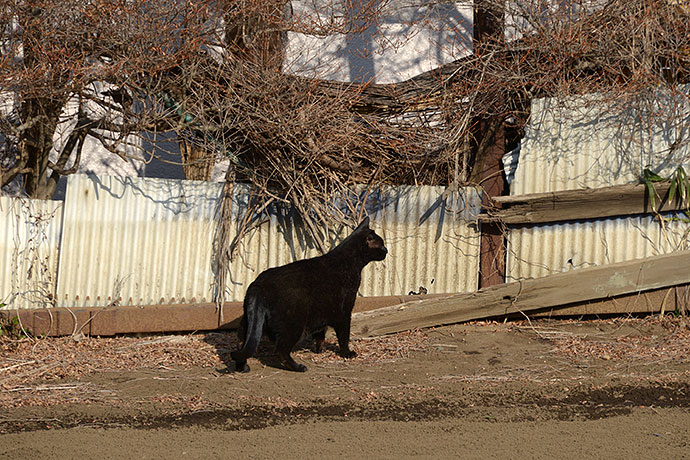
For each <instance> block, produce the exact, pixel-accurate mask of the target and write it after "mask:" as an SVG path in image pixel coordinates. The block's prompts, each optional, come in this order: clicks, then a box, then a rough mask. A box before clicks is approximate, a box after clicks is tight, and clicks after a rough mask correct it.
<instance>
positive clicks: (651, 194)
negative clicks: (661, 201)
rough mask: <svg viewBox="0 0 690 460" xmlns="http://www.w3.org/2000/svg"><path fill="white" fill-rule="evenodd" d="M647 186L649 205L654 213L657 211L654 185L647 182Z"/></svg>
mask: <svg viewBox="0 0 690 460" xmlns="http://www.w3.org/2000/svg"><path fill="white" fill-rule="evenodd" d="M645 186H647V195H648V196H649V204H650V206H651V207H652V211H656V210H655V209H654V208H655V205H654V201H655V200H654V185H652V183H651V182H650V181H646V182H645Z"/></svg>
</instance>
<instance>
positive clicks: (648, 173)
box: [642, 167, 666, 182]
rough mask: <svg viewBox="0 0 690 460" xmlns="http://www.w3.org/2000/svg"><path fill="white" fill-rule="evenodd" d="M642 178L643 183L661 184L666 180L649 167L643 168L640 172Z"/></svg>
mask: <svg viewBox="0 0 690 460" xmlns="http://www.w3.org/2000/svg"><path fill="white" fill-rule="evenodd" d="M642 178H643V179H644V181H645V182H663V181H665V180H666V179H664V178H663V177H661V176H660V175H658V174H657V173H655V172H654V171H652V170H651V169H649V167H647V168H644V170H643V171H642Z"/></svg>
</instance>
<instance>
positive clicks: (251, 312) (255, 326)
mask: <svg viewBox="0 0 690 460" xmlns="http://www.w3.org/2000/svg"><path fill="white" fill-rule="evenodd" d="M265 320H266V313H265V310H264V309H263V308H262V307H261V305H260V302H259V301H258V300H257V299H256V298H254V297H251V298H245V308H244V317H243V318H242V328H241V331H240V332H239V335H240V339H242V348H241V349H239V350H237V351H233V352H232V353H230V356H231V357H232V360H233V361H235V370H237V372H249V366H248V365H247V358H249V357H251V356H254V353H256V350H257V348H259V341H260V340H261V333H262V330H263V326H264V322H265Z"/></svg>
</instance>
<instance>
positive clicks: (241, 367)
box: [235, 363, 249, 374]
mask: <svg viewBox="0 0 690 460" xmlns="http://www.w3.org/2000/svg"><path fill="white" fill-rule="evenodd" d="M235 372H241V373H243V374H246V373H247V372H249V364H247V363H244V364H239V365H238V364H235Z"/></svg>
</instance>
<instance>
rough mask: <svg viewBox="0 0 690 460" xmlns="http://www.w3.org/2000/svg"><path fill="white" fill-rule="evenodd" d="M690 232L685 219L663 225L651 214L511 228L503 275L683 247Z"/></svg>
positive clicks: (529, 274) (534, 274) (532, 274)
mask: <svg viewBox="0 0 690 460" xmlns="http://www.w3.org/2000/svg"><path fill="white" fill-rule="evenodd" d="M681 216H682V217H685V216H684V215H682V214H681ZM689 232H690V223H688V222H687V221H682V220H677V221H669V222H665V223H664V224H663V226H662V225H661V224H660V223H659V221H658V219H656V218H655V217H653V216H638V217H625V218H619V219H606V220H597V221H586V222H574V223H570V222H569V223H562V224H553V225H535V226H531V227H520V228H513V229H511V230H510V238H509V244H508V256H507V262H506V265H507V267H506V273H507V275H506V278H507V279H506V281H516V280H520V279H529V278H538V277H541V276H546V275H551V274H554V273H559V272H563V271H568V270H572V269H576V268H586V267H594V266H601V265H608V264H612V263H617V262H624V261H626V260H633V259H640V258H644V257H650V256H655V255H660V254H668V253H671V252H674V251H684V250H687V249H690V238H689V236H688V234H689Z"/></svg>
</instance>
